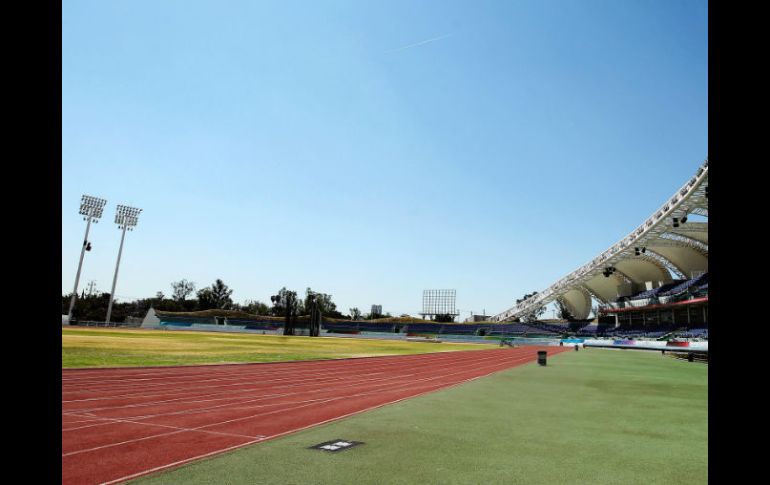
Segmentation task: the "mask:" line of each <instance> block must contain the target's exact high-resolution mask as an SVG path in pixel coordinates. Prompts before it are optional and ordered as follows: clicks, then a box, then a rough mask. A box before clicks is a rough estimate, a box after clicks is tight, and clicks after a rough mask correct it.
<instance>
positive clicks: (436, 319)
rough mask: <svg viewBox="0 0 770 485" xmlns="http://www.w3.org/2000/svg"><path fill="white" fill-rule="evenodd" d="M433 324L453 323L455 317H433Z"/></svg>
mask: <svg viewBox="0 0 770 485" xmlns="http://www.w3.org/2000/svg"><path fill="white" fill-rule="evenodd" d="M433 321H434V322H442V323H448V322H454V321H455V317H454V315H435V316H434V317H433Z"/></svg>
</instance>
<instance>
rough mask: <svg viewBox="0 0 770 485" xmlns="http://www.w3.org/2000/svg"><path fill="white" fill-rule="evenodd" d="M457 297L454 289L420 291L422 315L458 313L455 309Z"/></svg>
mask: <svg viewBox="0 0 770 485" xmlns="http://www.w3.org/2000/svg"><path fill="white" fill-rule="evenodd" d="M456 299H457V291H456V290H423V291H422V312H421V313H420V315H422V317H423V318H425V317H432V316H435V315H452V316H453V317H456V316H457V315H459V313H457V309H455V300H456Z"/></svg>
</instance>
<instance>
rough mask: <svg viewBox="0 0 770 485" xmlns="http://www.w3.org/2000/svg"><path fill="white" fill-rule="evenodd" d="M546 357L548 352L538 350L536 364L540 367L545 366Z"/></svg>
mask: <svg viewBox="0 0 770 485" xmlns="http://www.w3.org/2000/svg"><path fill="white" fill-rule="evenodd" d="M547 355H548V351H546V350H538V351H537V363H538V364H540V365H545V358H546V356H547Z"/></svg>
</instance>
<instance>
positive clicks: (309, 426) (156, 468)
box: [101, 357, 531, 485]
mask: <svg viewBox="0 0 770 485" xmlns="http://www.w3.org/2000/svg"><path fill="white" fill-rule="evenodd" d="M530 359H531V357H530ZM517 360H518V359H517ZM508 369H510V367H506V368H503V369H499V370H497V371H492V372H489V373H487V374H483V375H479V376H475V377H470V378H468V379H464V380H462V381H459V382H456V383H454V384H451V385H448V386H444V387H440V388H438V389H431V390H427V391H425V392H423V393H420V394H414V395H411V396H406V397H402V398H399V399H395V400H393V401H388V402H385V403H381V404H377V405H374V406H370V407H368V408H365V409H361V410H358V411H354V412H351V413H348V414H345V415H342V416H337V417H334V418H331V419H327V420H325V421H321V422H318V423H313V424H310V425H307V426H302V427H298V428H293V429H291V430H288V431H285V432H282V433H277V434H274V435H270V436H267V437H265V438H262V439H259V440H255V441H253V442H249V443H243V444H240V445H235V446H231V447H228V448H224V449H221V450H216V451H212V452H208V453H205V454H201V455H197V456H194V457H191V458H186V459H184V460H179V461H176V462H173V463H168V464H166V465H161V466H158V467H154V468H151V469H148V470H144V471H141V472H138V473H133V474H130V475H126V476H123V477H120V478H116V479H114V480H110V481H108V482H104V483H102V484H101V485H113V484H116V483H120V482H124V481H126V480H130V479H132V478H137V477H141V476H144V475H148V474H150V473H154V472H157V471H161V470H166V469H169V468H175V467H178V466H180V465H184V464H187V463H191V462H193V461H199V460H201V459H203V458H208V457H211V456H214V455H218V454H222V453H226V452H228V451H232V450H236V449H238V448H243V447H245V446H249V445H252V444H256V443H260V442H264V441H268V440H272V439H275V438H278V437H281V436H285V435H287V434H291V433H296V432H298V431H302V430H304V429H307V428H311V427H315V426H319V425H322V424H326V423H329V422H332V421H337V420H340V419H344V418H347V417H350V416H353V415H356V414H361V413H364V412H367V411H371V410H373V409H377V408H380V407H383V406H387V405H390V404H395V403H398V402H401V401H404V400H406V399H411V398H414V397H418V396H422V395H425V394H428V393H431V392H435V391H443V390H446V389H450V388H453V387H457V386H459V385H462V384H465V383H467V382H470V381H474V380H476V379H480V378H482V377H486V376H489V375H492V374H495V373H497V372H503V371H505V370H508ZM288 411H290V410H287V412H288Z"/></svg>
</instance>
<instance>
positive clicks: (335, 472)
mask: <svg viewBox="0 0 770 485" xmlns="http://www.w3.org/2000/svg"><path fill="white" fill-rule="evenodd" d="M707 397H708V366H707V365H705V364H700V363H689V362H686V361H680V360H675V359H671V358H669V357H666V356H662V355H661V354H659V353H656V352H640V351H612V350H601V349H585V350H584V351H582V352H570V353H564V354H559V355H557V356H554V357H552V358H549V360H548V365H547V366H546V367H540V366H537V365H535V364H528V365H525V366H522V367H517V368H514V369H511V370H508V371H505V372H501V373H498V374H495V375H493V376H490V377H487V378H483V379H479V380H476V381H472V382H469V383H467V384H463V385H461V386H458V387H455V388H451V389H447V390H444V391H440V392H436V393H431V394H427V395H424V396H420V397H417V398H414V399H410V400H407V401H404V402H401V403H397V404H393V405H390V406H385V407H383V408H380V409H377V410H373V411H370V412H367V413H363V414H360V415H357V416H353V417H350V418H348V419H345V420H342V421H338V422H335V423H330V424H327V425H322V426H318V427H315V428H312V429H309V430H305V431H302V432H298V433H295V434H293V435H289V436H286V437H283V438H279V439H276V440H273V441H268V442H265V443H262V444H258V445H254V446H250V447H246V448H242V449H240V450H236V451H234V452H231V453H227V454H224V455H221V456H219V457H215V458H212V459H209V460H204V461H201V462H198V463H193V464H190V465H187V466H184V467H181V468H179V469H176V470H171V471H167V472H163V473H160V474H157V475H154V476H150V477H145V478H141V479H138V480H135V481H133V482H131V483H133V484H136V485H139V484H141V485H172V484H186V485H196V484H212V483H217V484H221V485H234V484H252V485H258V484H272V485H276V484H293V485H310V484H314V485H325V484H329V485H332V484H333V485H345V484H350V485H353V484H356V485H367V484H372V485H374V484H385V483H387V484H442V485H451V484H457V485H461V484H588V483H590V484H621V483H622V484H640V485H641V484H644V485H648V484H702V483H707V482H708V400H707ZM332 439H349V440H355V441H363V442H365V443H366V444H364V445H361V446H359V447H356V448H352V449H350V450H347V451H344V452H341V453H337V454H331V453H325V452H321V451H316V450H310V449H308V447H309V446H312V445H315V444H318V443H321V442H324V441H328V440H332Z"/></svg>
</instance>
